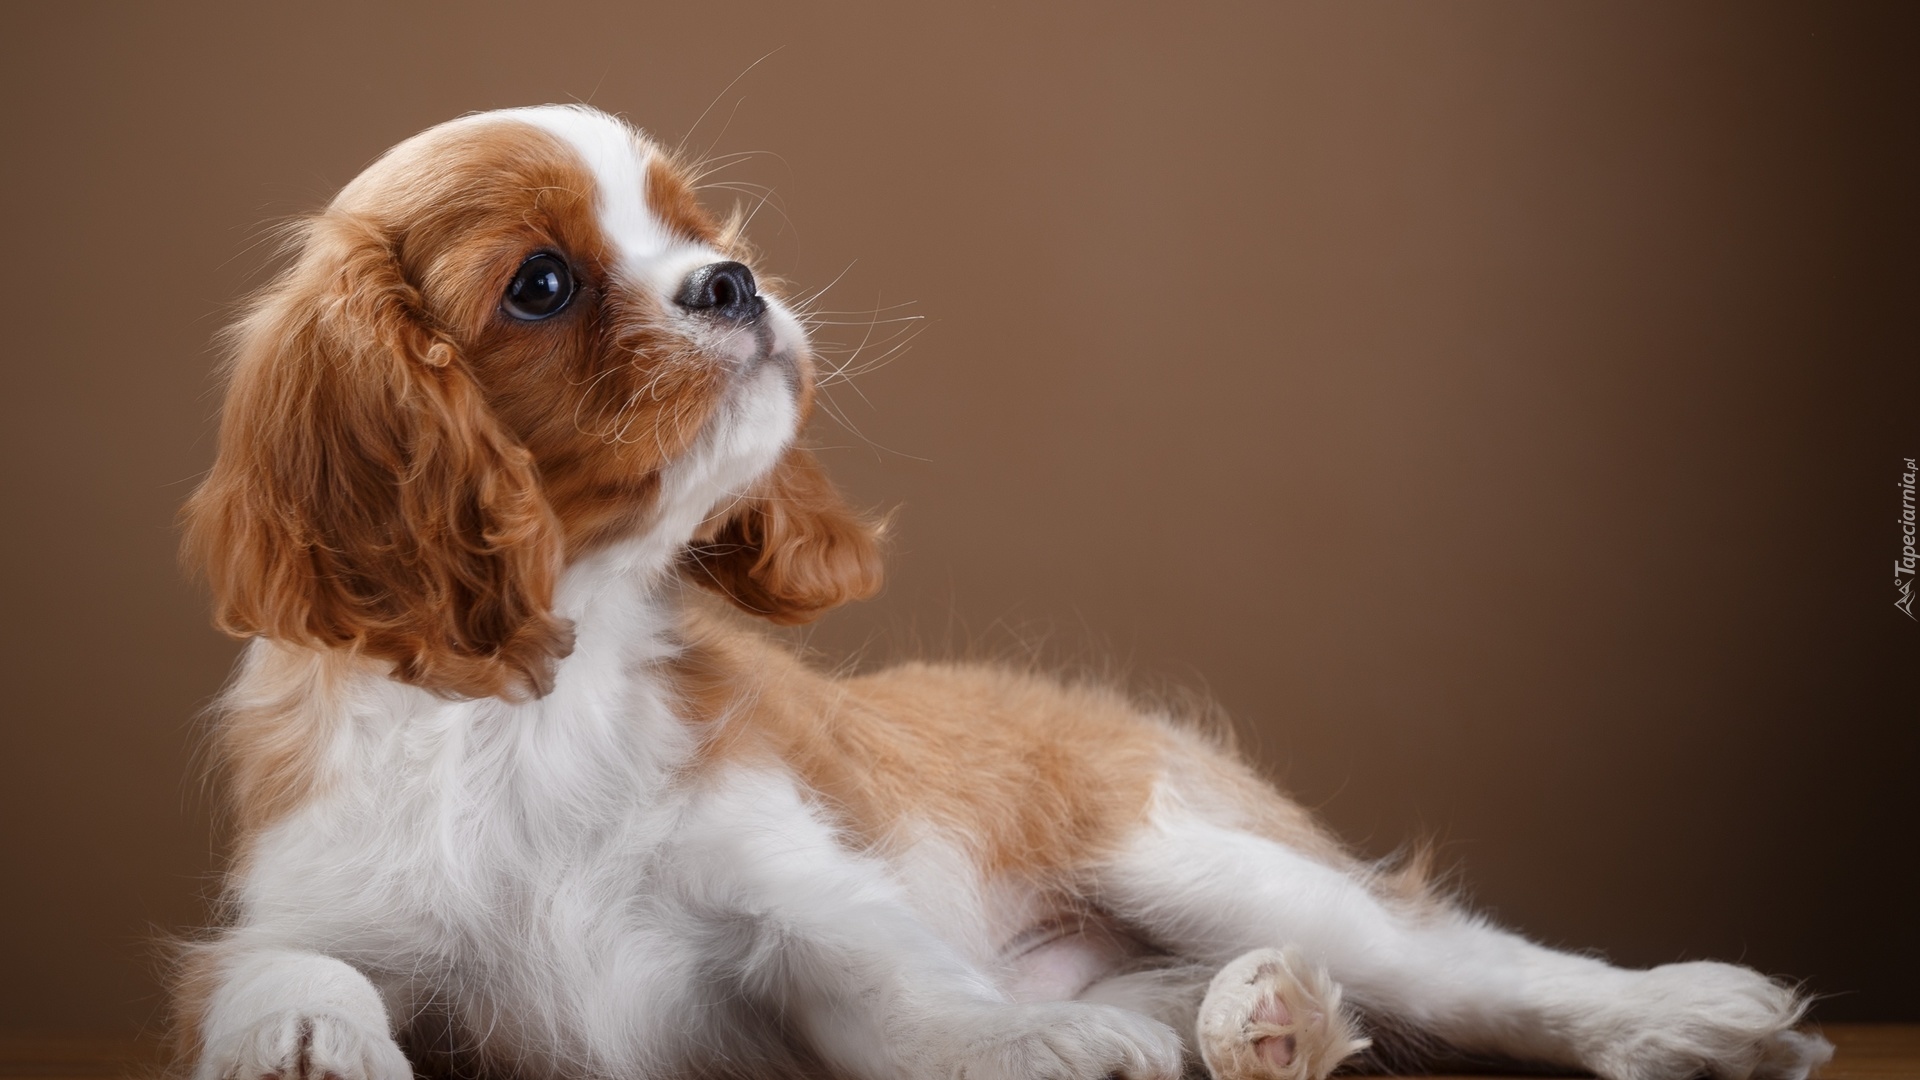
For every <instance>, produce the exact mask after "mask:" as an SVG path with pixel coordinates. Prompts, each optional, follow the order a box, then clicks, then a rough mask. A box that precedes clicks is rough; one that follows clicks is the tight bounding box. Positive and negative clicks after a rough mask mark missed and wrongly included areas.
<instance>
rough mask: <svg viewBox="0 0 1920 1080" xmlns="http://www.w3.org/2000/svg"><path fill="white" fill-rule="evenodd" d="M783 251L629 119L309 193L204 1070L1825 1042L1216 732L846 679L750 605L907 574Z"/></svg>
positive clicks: (720, 1071)
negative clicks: (1482, 906) (830, 389)
mask: <svg viewBox="0 0 1920 1080" xmlns="http://www.w3.org/2000/svg"><path fill="white" fill-rule="evenodd" d="M737 232H738V230H737V228H735V227H732V226H729V225H725V224H722V223H720V222H718V221H716V220H715V219H714V218H712V217H710V216H708V214H707V213H706V212H705V211H703V210H702V209H701V207H700V206H699V204H698V203H697V202H696V201H695V198H694V194H693V191H692V189H691V186H690V183H689V180H688V178H687V175H686V173H685V172H684V171H683V170H682V169H681V168H680V167H678V166H677V165H676V164H675V163H674V161H673V159H672V158H671V157H670V156H669V155H667V154H665V153H663V152H662V151H661V149H660V148H659V147H657V146H656V145H654V144H653V143H652V142H650V141H648V140H647V138H646V137H644V136H643V135H641V134H640V133H638V132H636V131H634V130H632V129H631V128H629V127H627V126H626V125H624V124H623V123H622V122H620V121H619V120H616V119H614V118H613V117H610V116H607V115H605V114H603V113H600V112H596V111H594V110H592V109H587V108H581V107H549V108H535V109H518V110H509V111H504V112H494V113H486V114H482V115H476V116H469V117H465V118H463V119H460V120H455V121H453V122H451V123H448V124H444V125H441V126H439V127H436V128H433V129H432V130H429V131H427V132H425V133H423V134H421V135H418V136H415V137H414V138H412V139H409V140H407V141H406V142H403V143H401V144H400V145H399V146H397V147H395V148H394V149H393V150H391V151H389V152H388V153H387V154H386V155H385V156H384V157H382V158H381V159H380V160H379V161H377V162H376V163H375V164H374V165H372V166H371V167H370V168H368V169H367V171H366V172H364V173H363V174H361V175H360V176H359V177H358V178H357V179H355V180H354V181H353V182H352V183H350V184H348V185H347V186H346V188H345V189H344V190H342V191H341V192H340V194H339V195H338V197H336V198H335V199H334V200H333V202H332V203H331V204H330V205H329V206H328V207H327V208H326V209H325V210H324V211H322V212H321V213H319V214H318V215H316V216H314V217H313V218H312V219H311V220H308V221H306V222H305V223H304V224H303V225H302V226H301V227H300V230H299V232H298V234H297V236H296V238H295V241H294V254H293V258H292V260H291V264H290V265H289V266H288V267H287V268H286V270H285V271H284V272H283V273H282V274H281V275H280V276H279V278H278V279H277V280H275V281H274V282H273V283H272V284H271V285H269V286H268V287H267V288H266V290H265V291H264V292H263V293H262V294H261V295H259V296H258V297H257V298H256V299H255V300H254V301H253V303H252V305H251V306H250V308H249V309H248V310H247V312H246V314H245V315H244V317H242V318H241V319H240V320H239V322H238V324H237V325H236V326H235V327H234V328H233V329H232V331H231V340H230V346H231V371H230V374H229V387H228V390H227V398H226V405H225V410H224V413H223V419H222V422H221V433H220V444H219V454H218V460H217V461H216V463H215V465H214V467H213V469H212V471H211V473H210V474H209V475H208V477H207V479H206V481H205V482H204V484H203V485H202V486H201V487H200V488H199V490H198V491H197V492H196V493H195V494H194V495H193V497H192V500H191V502H190V503H189V504H188V507H187V510H186V523H187V532H188V540H187V546H188V551H189V553H190V555H191V556H192V557H193V559H195V560H196V561H197V562H198V564H199V565H200V566H202V567H203V568H204V571H205V573H206V574H207V576H208V578H209V581H210V583H211V586H212V589H213V592H214V595H215V599H216V603H217V607H218V622H219V625H220V626H221V627H222V628H224V629H225V630H227V631H230V632H232V633H234V634H236V635H239V636H243V637H247V638H250V639H251V642H250V644H249V645H248V646H247V648H246V652H245V657H244V660H243V661H242V663H241V665H240V668H239V671H238V673H237V675H236V676H235V678H234V680H233V683H232V685H231V686H230V688H229V689H228V690H227V692H226V694H225V697H224V699H223V704H222V707H221V710H220V713H219V719H218V722H217V724H218V726H217V731H216V736H215V746H216V750H217V753H218V755H219V757H220V759H221V761H222V763H223V765H224V767H225V772H226V783H227V785H228V788H229V791H230V793H231V796H232V810H233V814H234V818H235V821H236V823H237V829H238V832H239V843H238V848H237V852H236V855H235V860H234V865H233V867H232V872H231V877H230V882H229V890H228V904H227V906H228V910H227V918H226V920H225V925H224V927H223V928H222V929H220V930H218V931H217V932H214V933H211V934H209V935H208V936H207V937H206V938H204V939H203V940H201V941H199V942H198V943H196V944H194V945H193V946H191V947H190V948H189V949H188V951H187V955H186V957H185V960H184V962H183V964H182V977H181V980H180V986H179V991H178V999H179V1005H180V1014H181V1016H182V1017H183V1025H182V1026H183V1028H184V1030H185V1032H186V1035H187V1038H188V1040H189V1042H190V1043H191V1045H192V1047H193V1050H192V1051H191V1059H192V1060H193V1061H194V1062H195V1063H196V1064H195V1065H194V1069H195V1076H196V1077H197V1078H198V1080H256V1078H260V1077H280V1078H288V1080H293V1078H298V1080H309V1078H318V1077H323V1076H324V1077H331V1078H337V1080H404V1078H406V1077H408V1076H409V1075H411V1072H412V1069H413V1067H414V1066H416V1065H417V1066H419V1067H421V1068H422V1069H440V1068H444V1069H447V1070H449V1071H452V1072H455V1073H457V1074H460V1075H474V1074H484V1075H510V1076H519V1077H527V1078H533V1080H547V1078H561V1077H567V1078H575V1077H581V1078H585V1077H608V1078H612V1077H620V1078H623V1080H624V1078H642V1077H669V1076H683V1075H743V1076H744V1075H775V1074H786V1073H791V1072H796V1071H797V1072H814V1073H824V1074H827V1075H834V1076H848V1077H860V1078H881V1077H903V1078H922V1077H948V1076H951V1077H961V1076H964V1077H969V1078H975V1080H993V1078H1021V1080H1026V1078H1035V1077H1057V1078H1075V1080H1101V1078H1104V1077H1115V1076H1117V1077H1126V1078H1130V1080H1147V1078H1170V1077H1175V1076H1179V1075H1181V1074H1182V1073H1183V1072H1188V1073H1191V1074H1194V1075H1211V1076H1213V1077H1216V1078H1219V1080H1242V1078H1288V1080H1318V1078H1319V1077H1323V1076H1325V1075H1326V1074H1327V1073H1328V1072H1330V1071H1331V1070H1332V1069H1333V1068H1334V1067H1335V1066H1336V1065H1338V1064H1339V1063H1340V1062H1341V1061H1342V1060H1345V1059H1346V1058H1348V1057H1349V1056H1350V1055H1352V1054H1355V1053H1356V1052H1358V1051H1360V1050H1362V1049H1363V1048H1365V1047H1366V1046H1367V1045H1368V1036H1367V1035H1366V1034H1363V1032H1366V1031H1372V1032H1374V1033H1375V1034H1377V1035H1380V1036H1382V1037H1391V1038H1397V1039H1398V1041H1399V1042H1400V1043H1401V1044H1402V1045H1414V1046H1429V1047H1430V1046H1444V1047H1448V1048H1452V1049H1453V1050H1457V1051H1460V1052H1465V1053H1469V1054H1475V1055H1498V1056H1502V1057H1508V1058H1516V1059H1521V1060H1525V1061H1529V1062H1537V1063H1544V1064H1549V1065H1555V1066H1567V1067H1573V1068H1583V1069H1590V1070H1592V1071H1594V1072H1596V1073H1598V1074H1600V1075H1601V1076H1604V1077H1610V1078H1617V1080H1628V1078H1634V1080H1641V1078H1658V1077H1670V1078H1678V1077H1685V1076H1690V1075H1693V1074H1695V1073H1698V1072H1702V1071H1705V1072H1710V1073H1712V1074H1714V1075H1716V1076H1723V1077H1729V1078H1732V1077H1767V1078H1799V1077H1804V1076H1806V1075H1808V1073H1809V1071H1810V1070H1811V1069H1813V1068H1815V1067H1817V1065H1818V1064H1819V1063H1820V1062H1821V1061H1823V1060H1825V1058H1826V1056H1827V1054H1828V1053H1829V1050H1828V1047H1827V1045H1826V1044H1825V1043H1824V1042H1822V1041H1821V1040H1819V1039H1818V1038H1817V1037H1814V1036H1811V1035H1806V1034H1800V1033H1797V1032H1795V1031H1794V1025H1795V1023H1796V1022H1797V1021H1798V1020H1799V1019H1800V1018H1801V1015H1802V1013H1803V1010H1804V1005H1803V1003H1802V1002H1801V1001H1800V1000H1798V999H1797V998H1796V996H1795V994H1794V992H1793V991H1792V990H1790V989H1788V988H1787V987H1784V986H1782V985H1780V984H1777V983H1775V982H1771V981H1769V980H1768V979H1766V978H1764V977H1762V976H1760V975H1759V974H1757V973H1755V972H1753V971H1750V970H1747V969H1744V968H1739V967H1733V966H1729V965H1725V964H1715V963H1689V964H1674V965H1669V966H1666V967H1659V968H1654V969H1653V970H1650V971H1629V970H1623V969H1620V968H1615V967H1610V966H1608V965H1607V964H1605V963H1602V962H1600V961H1598V960H1595V959H1592V958H1589V957H1584V956H1574V955H1568V954H1565V953H1559V952H1554V951H1552V950H1549V949H1545V948H1542V947H1540V946H1537V945H1534V944H1531V943H1529V942H1527V941H1525V940H1523V939H1522V938H1520V937H1517V936H1515V935H1513V934H1510V933H1507V932H1505V931H1502V930H1499V929H1497V928H1495V927H1493V926H1490V925H1488V924H1487V923H1486V922H1484V921H1482V920H1480V919H1478V918H1475V917H1473V916H1472V915H1469V914H1467V913H1464V912H1462V911H1461V910H1459V909H1458V908H1456V907H1454V906H1452V905H1451V904H1449V903H1448V902H1447V901H1446V900H1445V899H1443V898H1442V897H1440V896H1438V895H1436V893H1435V892H1434V891H1432V890H1431V889H1430V888H1429V887H1428V886H1427V885H1426V884H1425V883H1424V882H1423V881H1422V880H1421V878H1420V875H1419V874H1417V873H1400V874H1387V873H1383V872H1377V870H1376V868H1373V867H1370V866H1368V865H1366V864H1364V863H1362V862H1360V861H1358V860H1356V859H1355V857H1354V856H1353V855H1351V854H1350V853H1349V852H1348V851H1347V850H1346V849H1345V848H1343V847H1342V846H1341V845H1340V844H1339V843H1338V842H1337V841H1336V840H1334V839H1333V838H1332V837H1330V836H1329V835H1328V834H1327V833H1326V832H1324V831H1323V830H1322V829H1321V828H1320V827H1319V826H1317V825H1316V824H1315V823H1314V822H1313V821H1312V820H1311V819H1310V817H1309V816H1308V815H1307V814H1306V812H1305V811H1303V810H1302V809H1300V808H1299V807H1298V806H1295V805H1294V804H1293V803H1291V802H1288V801H1287V800H1286V799H1285V798H1284V797H1282V796H1281V795H1279V794H1277V793H1276V792H1275V791H1274V790H1273V789H1272V788H1270V787H1269V786H1268V785H1267V784H1265V783H1264V782H1262V781H1261V780H1260V779H1259V778H1258V777H1257V776H1256V775H1255V774H1254V773H1253V772H1252V771H1251V770H1249V769H1248V768H1247V766H1245V765H1244V764H1242V763H1241V762H1240V761H1238V760H1236V759H1235V758H1234V757H1232V756H1231V755H1230V754H1228V753H1227V752H1225V751H1224V750H1223V749H1221V748H1220V747H1219V746H1217V745H1216V744H1215V743H1214V742H1212V741H1210V740H1209V739H1208V738H1206V737H1204V736H1203V735H1202V734H1200V733H1198V732H1197V730H1196V729H1195V728H1193V727H1191V726H1189V725H1187V724H1184V723H1182V721H1181V719H1180V718H1179V717H1176V716H1170V715H1167V714H1166V713H1164V712H1161V711H1156V710H1154V709H1151V708H1145V707H1142V706H1140V705H1137V704H1135V703H1133V702H1130V701H1129V700H1127V699H1126V698H1125V697H1123V696H1122V695H1120V694H1118V693H1115V692H1113V691H1111V690H1108V689H1105V688H1102V687H1099V686H1092V685H1067V684H1062V683H1059V682H1054V681H1050V680H1047V679H1043V678H1036V677H1033V676H1030V675H1026V674H1020V673H1015V672H1011V671H1004V670H997V669H992V668H982V667H969V666H962V665H939V664H908V665H905V666H902V667H897V668H893V669H891V670H886V671H882V672H880V673H878V674H874V675H868V676H862V677H857V678H837V677H832V676H828V675H824V674H821V673H819V672H816V671H814V670H812V669H810V668H809V667H807V666H806V665H805V664H804V663H803V662H802V661H801V660H799V659H797V658H796V657H795V656H793V655H791V654H790V653H789V652H787V651H786V650H784V649H782V648H781V647H779V646H777V645H775V644H772V643H770V642H769V641H767V640H764V639H763V638H762V637H760V636H758V635H757V634H756V632H755V631H754V630H753V629H752V628H751V627H750V626H749V625H747V623H749V622H750V620H749V619H747V618H745V617H742V616H738V615H733V614H728V613H727V611H726V605H727V604H728V603H730V604H731V605H732V607H734V608H738V609H740V610H742V611H744V612H745V613H746V614H747V616H752V617H757V618H761V619H767V620H770V621H772V622H775V623H797V622H804V621H806V620H809V619H812V618H813V617H815V616H817V615H819V614H820V613H821V612H824V611H826V610H828V609H829V608H832V607H834V606H835V605H837V604H841V603H844V602H846V601H849V600H854V599H859V598H862V597H865V596H867V595H869V594H871V593H872V592H874V590H875V589H876V588H877V587H878V584H879V581H880V573H881V567H880V559H879V555H878V549H877V529H876V525H875V523H874V522H873V521H871V520H869V519H867V518H865V517H863V516H861V515H860V514H858V513H856V512H854V511H853V510H851V509H850V508H849V507H848V506H847V505H846V504H845V503H844V502H843V501H842V499H841V497H840V496H839V495H838V494H837V493H836V492H835V490H834V488H833V486H832V485H831V484H830V483H829V482H828V480H827V479H826V478H825V477H824V476H823V475H822V473H821V470H820V468H819V466H818V464H817V463H816V462H815V460H814V458H813V457H812V456H811V455H810V454H809V453H808V452H807V451H806V450H805V449H802V448H801V447H799V446H798V445H796V443H795V438H796V435H797V433H798V432H799V431H800V429H801V426H802V424H803V422H804V421H805V419H806V417H807V414H808V409H809V404H810V400H811V396H812V393H813V365H812V361H811V359H810V357H809V352H808V345H807V339H806V336H805V334H804V333H803V331H802V328H801V325H800V323H799V322H798V321H797V320H796V318H795V316H794V314H793V313H792V312H791V311H790V310H789V309H788V308H787V307H786V306H785V305H784V304H783V303H782V302H781V301H780V300H779V299H778V298H777V297H776V296H774V295H772V294H771V293H770V292H769V291H767V290H766V289H764V288H763V287H762V286H761V284H760V283H759V282H757V281H756V279H755V276H754V273H753V271H752V270H751V269H750V268H749V266H748V263H749V261H750V259H749V256H748V254H747V253H746V251H745V250H744V248H742V247H741V243H740V238H739V237H738V235H737ZM703 590H704V591H703ZM709 592H710V593H712V594H714V595H715V596H716V597H718V598H719V599H711V600H706V599H702V598H703V597H705V596H706V594H707V593H709ZM410 1058H411V1062H410V1060H409V1059H410Z"/></svg>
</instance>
